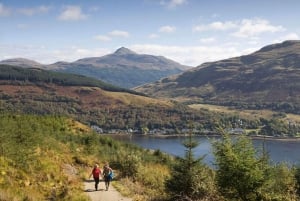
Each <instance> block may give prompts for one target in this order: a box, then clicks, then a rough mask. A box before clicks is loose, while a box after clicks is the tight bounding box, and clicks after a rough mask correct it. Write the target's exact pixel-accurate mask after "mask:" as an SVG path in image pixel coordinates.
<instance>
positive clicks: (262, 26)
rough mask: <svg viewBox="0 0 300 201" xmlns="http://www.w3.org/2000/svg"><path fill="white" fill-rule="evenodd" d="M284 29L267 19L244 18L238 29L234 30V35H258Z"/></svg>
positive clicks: (244, 36)
mask: <svg viewBox="0 0 300 201" xmlns="http://www.w3.org/2000/svg"><path fill="white" fill-rule="evenodd" d="M284 30H285V28H283V27H282V26H274V25H272V24H270V22H269V21H268V20H265V19H259V18H256V19H243V20H242V21H241V22H240V23H239V28H238V31H236V32H234V33H233V34H232V35H233V36H236V37H239V38H249V37H255V36H258V35H260V34H262V33H275V32H280V31H284Z"/></svg>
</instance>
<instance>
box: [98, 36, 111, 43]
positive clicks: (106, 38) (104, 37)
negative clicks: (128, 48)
mask: <svg viewBox="0 0 300 201" xmlns="http://www.w3.org/2000/svg"><path fill="white" fill-rule="evenodd" d="M94 38H95V39H96V40H99V41H103V42H107V41H111V38H110V37H109V36H105V35H97V36H95V37H94Z"/></svg>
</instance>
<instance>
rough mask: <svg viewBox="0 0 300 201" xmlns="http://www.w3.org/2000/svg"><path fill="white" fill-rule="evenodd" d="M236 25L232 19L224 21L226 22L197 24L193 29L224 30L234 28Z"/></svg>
mask: <svg viewBox="0 0 300 201" xmlns="http://www.w3.org/2000/svg"><path fill="white" fill-rule="evenodd" d="M236 27H237V24H236V23H234V22H232V21H226V22H219V21H217V22H212V23H210V24H206V25H198V26H194V27H193V30H194V31H210V30H216V31H226V30H229V29H234V28H236Z"/></svg>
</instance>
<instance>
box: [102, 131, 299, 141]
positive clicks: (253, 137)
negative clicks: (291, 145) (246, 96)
mask: <svg viewBox="0 0 300 201" xmlns="http://www.w3.org/2000/svg"><path fill="white" fill-rule="evenodd" d="M101 135H104V136H128V137H130V136H135V137H136V136H137V137H138V136H141V137H153V138H165V139H167V138H178V137H180V138H181V137H188V136H189V134H122V133H118V134H101ZM193 136H195V137H207V138H210V137H221V136H222V135H220V134H210V135H202V134H201V135H199V134H196V135H193ZM230 136H242V135H238V134H230ZM246 137H249V138H251V139H255V140H276V141H291V142H292V141H300V137H274V136H263V135H261V136H246Z"/></svg>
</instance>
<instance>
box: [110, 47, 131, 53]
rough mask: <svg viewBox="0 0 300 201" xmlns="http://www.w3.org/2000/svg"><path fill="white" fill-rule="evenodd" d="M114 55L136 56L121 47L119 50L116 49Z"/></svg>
mask: <svg viewBox="0 0 300 201" xmlns="http://www.w3.org/2000/svg"><path fill="white" fill-rule="evenodd" d="M114 54H118V55H126V54H136V53H135V52H134V51H132V50H130V49H128V48H126V47H121V48H119V49H117V50H116V51H115V53H114Z"/></svg>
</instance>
